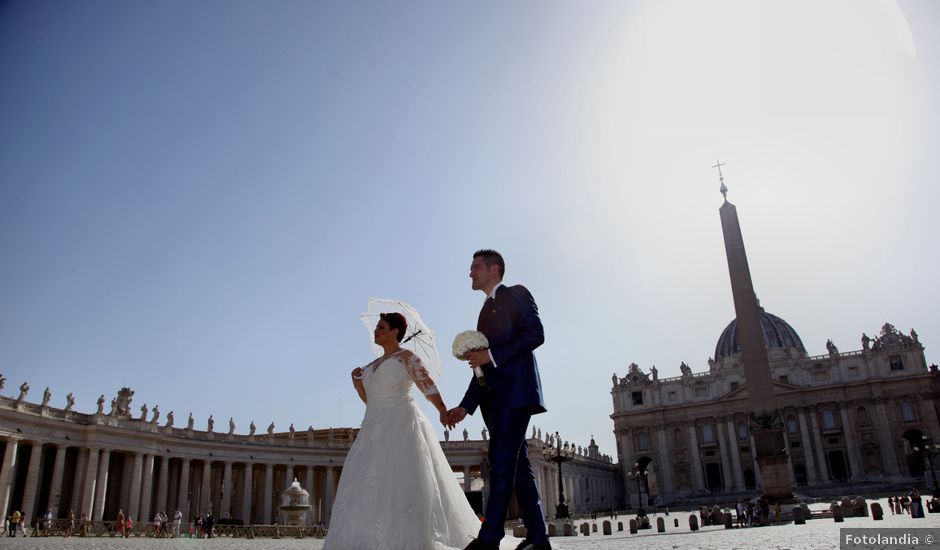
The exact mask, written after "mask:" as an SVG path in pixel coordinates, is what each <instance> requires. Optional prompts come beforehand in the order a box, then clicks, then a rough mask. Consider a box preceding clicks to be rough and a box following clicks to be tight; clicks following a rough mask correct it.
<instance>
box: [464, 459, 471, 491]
mask: <svg viewBox="0 0 940 550" xmlns="http://www.w3.org/2000/svg"><path fill="white" fill-rule="evenodd" d="M463 490H464V491H465V492H467V493H469V492H470V466H464V467H463Z"/></svg>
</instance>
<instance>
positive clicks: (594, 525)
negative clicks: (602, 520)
mask: <svg viewBox="0 0 940 550" xmlns="http://www.w3.org/2000/svg"><path fill="white" fill-rule="evenodd" d="M591 532H592V533H596V532H597V524H596V523H592V524H591Z"/></svg>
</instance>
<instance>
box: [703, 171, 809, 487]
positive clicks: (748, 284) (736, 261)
mask: <svg viewBox="0 0 940 550" xmlns="http://www.w3.org/2000/svg"><path fill="white" fill-rule="evenodd" d="M722 166H723V164H722V163H721V162H719V163H718V164H717V165H716V166H715V167H716V168H718V175H719V179H720V180H721V194H722V196H723V197H724V203H723V204H722V205H721V208H719V209H718V212H719V214H720V216H721V231H722V234H723V235H724V240H725V254H726V255H727V257H728V274H729V275H730V277H731V295H732V297H733V298H734V312H735V316H736V318H737V324H738V330H737V338H738V345H739V347H740V349H741V362H742V364H743V366H744V379H745V382H746V384H747V399H748V409H749V412H750V413H751V415H750V416H751V423H750V424H751V425H750V429H751V434H752V435H753V437H754V447H755V448H754V452H755V453H756V459H757V467H758V468H759V469H760V477H761V481H762V483H763V493H764V496H766V497H768V498H770V499H771V500H772V501H787V500H790V499H792V498H793V492H792V489H793V487H792V484H791V483H790V472H789V468H788V461H789V457H788V456H787V453H786V443H785V441H784V432H783V424H782V422H781V420H780V411H779V410H778V408H777V397H776V395H774V384H773V378H771V376H770V361H769V359H768V357H767V346H766V344H765V343H764V331H763V329H762V328H761V322H760V305H759V304H758V301H757V295H756V294H755V293H754V284H753V283H752V281H751V270H750V268H749V267H748V263H747V254H746V252H745V250H744V238H743V237H742V235H741V224H740V223H739V221H738V211H737V209H736V208H735V207H734V205H733V204H731V203H730V202H728V188H727V187H726V186H725V181H724V176H723V175H722V174H721V167H722Z"/></svg>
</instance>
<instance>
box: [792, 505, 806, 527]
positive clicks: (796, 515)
mask: <svg viewBox="0 0 940 550" xmlns="http://www.w3.org/2000/svg"><path fill="white" fill-rule="evenodd" d="M793 524H794V525H805V524H806V518H804V517H803V508H801V507H799V506H794V507H793Z"/></svg>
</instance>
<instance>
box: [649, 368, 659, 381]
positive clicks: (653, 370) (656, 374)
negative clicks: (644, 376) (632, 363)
mask: <svg viewBox="0 0 940 550" xmlns="http://www.w3.org/2000/svg"><path fill="white" fill-rule="evenodd" d="M650 374H651V375H652V376H653V382H655V381H657V380H659V371H658V370H656V365H653V366H652V367H650Z"/></svg>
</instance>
